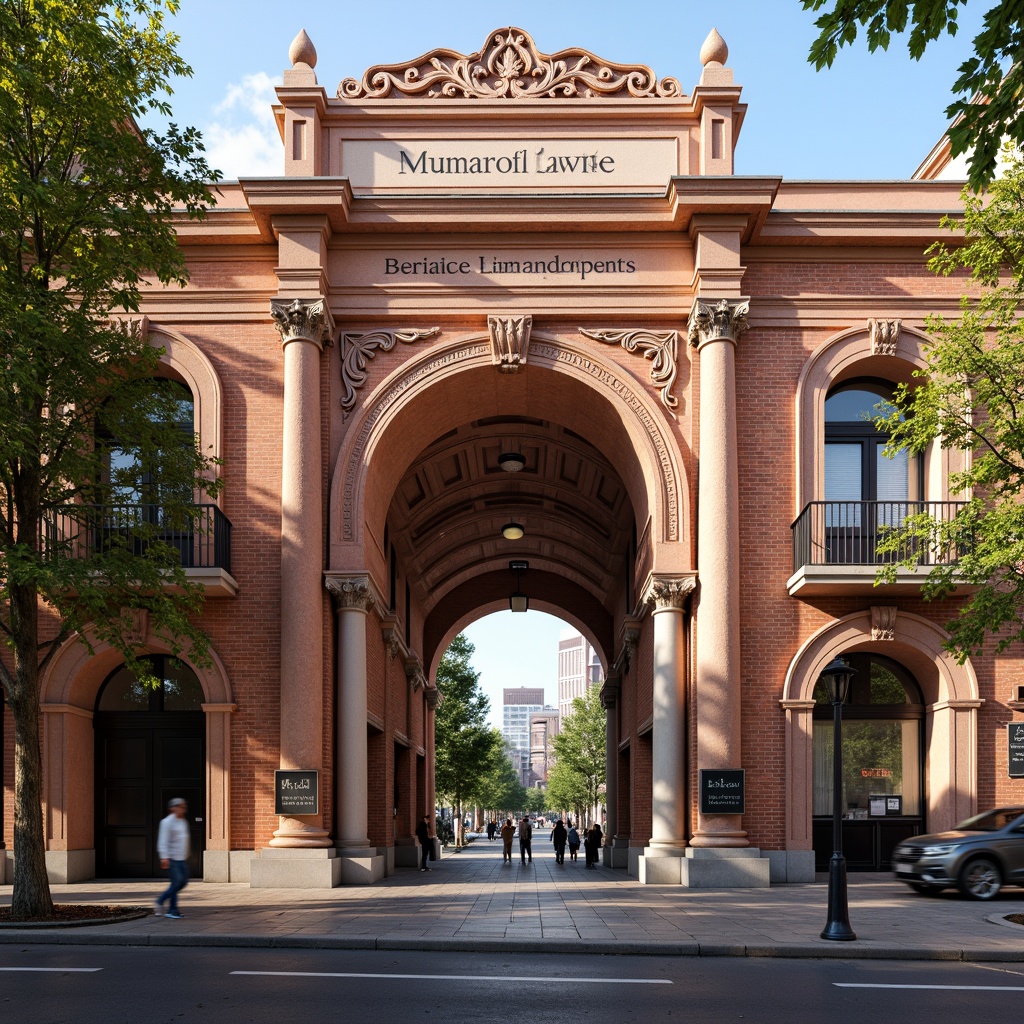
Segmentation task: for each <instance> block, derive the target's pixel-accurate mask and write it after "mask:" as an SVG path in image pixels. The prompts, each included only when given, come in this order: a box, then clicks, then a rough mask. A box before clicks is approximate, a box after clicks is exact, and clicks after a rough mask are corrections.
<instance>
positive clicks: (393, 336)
mask: <svg viewBox="0 0 1024 1024" xmlns="http://www.w3.org/2000/svg"><path fill="white" fill-rule="evenodd" d="M440 333H441V328H440V327H423V328H419V327H410V328H406V329H404V330H398V331H393V330H379V331H366V332H363V333H358V332H352V331H345V332H344V333H343V334H342V335H341V384H342V387H343V388H344V394H343V395H342V396H341V407H342V409H343V410H344V411H345V412H346V413H348V412H351V410H352V407H353V406H354V405H355V404H356V398H357V397H358V396H357V395H356V391H357V390H358V389H359V388H361V387H362V386H363V385H364V384H365V383H366V381H367V378H368V377H369V372H368V370H367V362H368V360H370V359H373V357H374V356H375V355H376V354H377V352H378V351H380V352H390V351H391V350H392V349H393V348H394V347H395V345H396V343H397V342H399V341H400V342H402V343H403V344H404V345H411V344H412V343H413V342H416V341H423V339H424V338H433V337H434V336H435V335H438V334H440Z"/></svg>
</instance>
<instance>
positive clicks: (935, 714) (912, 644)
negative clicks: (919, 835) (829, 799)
mask: <svg viewBox="0 0 1024 1024" xmlns="http://www.w3.org/2000/svg"><path fill="white" fill-rule="evenodd" d="M948 639H949V634H948V633H947V632H946V631H945V630H944V629H942V628H941V627H939V626H937V625H936V624H935V623H934V622H931V621H929V620H928V619H925V618H923V617H922V616H920V615H914V614H912V613H910V612H904V611H900V610H899V609H896V608H891V607H888V608H877V607H876V608H868V609H865V610H864V611H860V612H854V613H853V614H851V615H844V616H843V617H842V618H840V619H837V620H836V621H834V622H831V623H829V624H828V625H826V626H823V627H822V628H821V629H819V630H818V631H817V632H816V633H814V634H813V635H812V636H811V637H809V638H808V639H807V640H806V641H805V642H804V644H803V645H802V646H801V648H800V649H799V650H798V651H797V653H796V654H795V655H794V656H793V660H792V661H791V662H790V663H789V668H788V669H787V671H786V679H785V683H784V685H783V691H782V699H781V701H780V703H781V705H782V707H783V709H784V711H785V713H786V846H787V849H794V850H809V849H811V807H812V781H811V779H812V754H811V742H812V715H813V711H814V696H813V694H814V687H815V684H816V683H817V681H818V678H819V676H820V675H821V670H822V669H823V668H824V667H825V666H826V665H827V664H828V663H829V662H830V661H831V660H832V659H833V658H835V657H836V656H837V655H842V654H844V653H848V652H853V651H874V652H876V653H879V654H885V655H887V656H888V657H890V658H893V659H894V660H896V661H898V662H900V663H901V664H903V665H905V666H906V668H907V669H909V670H910V672H912V673H913V674H914V676H915V678H916V679H917V681H918V683H919V684H920V686H921V690H922V693H923V696H924V702H925V749H926V764H927V771H928V777H927V780H926V789H927V793H926V806H927V813H928V818H927V821H928V828H929V830H930V831H941V830H943V829H947V828H951V827H952V826H953V825H954V824H956V822H957V821H961V820H963V819H964V818H967V817H969V816H970V815H971V814H973V813H975V811H976V810H977V802H978V767H977V761H978V759H977V746H978V708H979V707H981V705H982V700H981V698H980V696H979V690H978V679H977V675H976V674H975V671H974V667H973V666H972V665H971V663H970V661H969V660H968V661H966V662H964V664H963V665H959V664H957V662H956V659H955V658H953V656H952V655H951V654H950V653H949V652H948V651H947V650H946V649H945V647H944V646H943V645H944V643H945V641H946V640H948Z"/></svg>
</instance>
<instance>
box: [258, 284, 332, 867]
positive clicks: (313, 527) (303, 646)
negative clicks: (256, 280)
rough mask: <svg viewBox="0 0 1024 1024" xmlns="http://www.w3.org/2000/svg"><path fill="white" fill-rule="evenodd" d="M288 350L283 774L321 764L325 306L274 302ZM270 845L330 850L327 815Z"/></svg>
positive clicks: (299, 821) (282, 828)
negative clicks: (322, 370) (322, 444)
mask: <svg viewBox="0 0 1024 1024" xmlns="http://www.w3.org/2000/svg"><path fill="white" fill-rule="evenodd" d="M270 312H271V316H273V318H274V323H275V326H276V327H277V330H278V331H279V332H280V334H281V344H282V345H283V346H284V428H283V433H282V444H281V452H282V455H281V768H282V769H301V768H317V769H319V768H320V767H321V766H322V762H323V739H322V735H323V733H322V728H321V725H322V717H323V716H322V710H321V709H322V708H323V677H324V672H323V627H322V614H323V613H322V601H323V590H322V587H323V583H322V573H323V550H322V542H321V538H322V536H323V498H322V494H321V478H322V467H321V459H320V426H321V421H320V416H321V411H320V354H321V352H322V351H323V346H324V342H328V343H329V342H330V340H331V335H332V333H333V331H334V322H333V320H332V319H331V314H330V310H328V308H327V304H326V302H325V301H324V300H323V299H294V300H292V301H289V300H287V299H272V300H271V309H270ZM270 845H271V846H272V847H275V848H317V847H327V846H330V845H331V841H330V838H329V837H328V835H327V832H326V830H325V829H324V827H323V814H322V813H321V814H316V815H302V816H296V817H282V818H281V819H280V823H279V826H278V829H277V831H276V832H275V833H274V838H273V839H272V840H271V841H270Z"/></svg>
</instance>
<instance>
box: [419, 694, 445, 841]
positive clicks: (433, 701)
mask: <svg viewBox="0 0 1024 1024" xmlns="http://www.w3.org/2000/svg"><path fill="white" fill-rule="evenodd" d="M423 699H424V702H425V703H424V708H423V714H424V716H425V719H426V722H425V725H424V732H425V737H424V738H425V743H424V747H425V748H426V751H427V756H426V768H427V796H426V805H427V814H428V815H430V830H431V831H432V832H433V831H434V815H435V812H436V811H437V790H436V788H435V782H434V718H435V715H436V713H437V709H438V707H439V706H440V704H441V691H440V690H438V688H437V685H436V684H435V685H433V686H428V687H426V688H425V689H424V691H423ZM434 857H435V858H437V859H440V857H441V841H440V839H438V838H437V837H436V836H435V838H434Z"/></svg>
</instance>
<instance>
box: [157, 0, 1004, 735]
mask: <svg viewBox="0 0 1024 1024" xmlns="http://www.w3.org/2000/svg"><path fill="white" fill-rule="evenodd" d="M989 6H991V5H990V4H980V3H977V2H976V3H973V4H971V5H970V7H969V8H968V9H967V10H966V11H964V12H963V13H962V14H961V26H962V28H961V31H960V33H959V35H958V36H957V38H956V39H953V40H950V39H948V38H943V39H942V40H941V41H940V42H938V43H937V44H933V46H932V47H931V48H930V49H929V51H928V53H927V54H926V56H925V58H924V59H923V60H921V61H919V62H914V61H911V60H910V58H909V57H908V56H907V53H906V48H905V45H904V44H903V43H902V42H901V41H899V40H897V41H894V43H893V45H892V47H891V48H890V51H889V52H888V53H884V54H874V55H869V54H868V53H867V52H866V48H865V47H864V45H863V43H862V42H861V41H860V40H859V41H858V42H857V44H855V46H854V47H853V48H852V49H851V48H847V49H846V50H844V51H842V52H841V54H840V57H839V59H838V61H837V62H836V65H835V66H834V67H833V68H832V69H831V70H830V71H824V72H821V73H816V72H815V71H814V70H813V69H812V68H811V67H810V65H808V63H807V50H808V47H809V45H810V43H811V40H812V39H813V38H814V36H815V29H814V25H813V18H812V16H811V15H809V14H808V13H806V12H805V11H803V9H802V7H801V4H800V3H799V0H719V2H717V3H701V2H695V0H633V2H631V3H623V2H622V0H616V2H612V0H589V2H587V3H586V4H574V3H565V2H563V3H553V2H551V0H544V2H538V0H518V2H516V3H505V2H500V0H473V2H467V0H434V2H432V3H428V2H424V0H420V2H409V0H387V2H381V0H363V2H360V0H348V2H347V3H343V2H340V0H294V2H292V3H280V0H274V2H271V0H248V2H245V3H241V2H238V0H215V2H210V0H206V2H202V3H200V2H198V0H182V11H181V13H180V15H179V16H178V18H177V19H176V23H175V27H176V30H177V31H178V32H179V34H180V36H181V43H180V51H181V53H182V55H183V56H184V57H185V59H186V60H187V61H188V62H189V63H190V64H191V65H192V68H193V70H194V73H195V77H194V78H193V79H191V80H187V81H180V82H179V83H177V86H176V91H175V96H174V97H173V99H172V105H173V108H174V116H175V120H177V121H178V122H179V123H184V124H191V125H195V126H196V127H198V128H200V129H201V130H202V131H203V133H204V136H205V137H206V139H207V144H208V149H209V152H210V158H211V163H212V164H213V165H214V166H217V167H220V168H221V169H222V170H223V171H224V173H225V176H226V177H227V178H237V177H239V176H246V175H249V176H258V175H277V174H280V173H281V150H280V141H279V139H278V136H277V132H276V129H275V127H274V122H273V118H272V116H271V113H270V104H271V103H272V102H273V99H274V94H273V86H274V84H275V83H276V82H279V81H280V80H281V77H280V76H281V73H282V71H283V70H284V68H285V67H286V66H287V65H288V46H289V44H290V43H291V41H292V39H293V38H294V36H295V35H296V33H297V32H298V31H299V29H301V28H305V29H306V31H307V32H308V33H309V36H310V38H311V39H312V40H313V43H314V45H315V46H316V49H317V53H318V63H317V67H316V71H317V76H318V78H319V81H320V83H321V84H322V85H323V86H324V87H325V88H326V90H327V92H328V94H329V95H333V94H334V92H335V90H336V89H337V87H338V83H339V82H340V81H341V79H342V78H346V77H359V76H361V75H362V73H363V71H365V70H366V68H367V67H369V66H371V65H373V64H385V63H394V62H398V61H403V60H410V59H412V58H414V57H417V56H419V55H420V54H422V53H424V52H426V51H428V50H431V49H434V48H435V47H439V46H443V47H448V48H450V49H454V50H459V51H461V52H463V53H472V52H474V51H476V50H478V49H479V48H480V47H481V46H482V45H483V44H484V42H485V40H486V38H487V36H488V34H489V33H490V32H491V31H492V30H493V29H496V28H499V27H505V26H508V25H515V26H517V27H519V28H523V29H525V30H526V31H528V32H529V33H530V34H531V35H532V36H533V38H534V40H535V42H536V43H537V46H538V47H539V49H540V50H541V51H542V52H544V53H552V52H555V51H557V50H560V49H563V48H566V47H570V46H582V47H585V48H586V49H589V50H591V51H593V52H594V53H596V54H597V55H598V56H600V57H604V58H606V59H608V60H611V61H616V62H619V63H643V64H647V65H649V66H650V67H651V68H652V69H653V70H654V72H655V73H656V74H657V75H658V76H659V77H664V76H666V75H672V76H674V77H676V78H678V79H679V80H680V82H681V84H682V87H683V90H684V91H685V92H689V91H690V90H691V89H692V87H693V85H694V84H696V82H697V79H698V78H699V76H700V62H699V60H698V53H699V51H700V46H701V43H702V42H703V41H704V38H705V37H706V35H707V33H708V31H709V30H710V29H711V28H712V26H714V27H717V28H718V30H719V32H720V33H721V34H722V36H723V37H724V38H725V40H726V43H727V44H728V46H729V61H728V63H729V66H731V67H732V68H733V69H734V71H735V76H736V81H737V82H738V83H739V84H741V85H742V86H743V100H744V101H745V102H746V103H747V104H748V105H749V109H748V111H747V118H746V122H745V123H744V125H743V130H742V134H741V136H740V140H739V145H738V148H737V153H736V169H737V172H738V173H740V174H782V175H784V176H785V177H788V178H875V179H879V178H882V179H884V178H901V177H906V176H909V175H910V174H911V173H912V172H913V171H914V169H915V168H916V167H917V165H918V164H919V163H920V162H921V160H922V159H924V157H925V156H926V154H927V153H928V151H929V150H930V149H931V148H932V146H933V145H934V144H935V143H936V142H937V141H938V139H939V137H940V136H941V135H942V132H943V131H944V130H945V127H946V120H945V117H944V115H943V110H944V109H945V107H946V106H947V105H948V103H949V102H950V99H951V97H950V93H949V87H950V84H951V83H952V82H953V80H954V78H955V71H956V68H957V67H958V66H959V64H960V63H961V62H962V61H963V60H964V59H966V57H967V56H968V54H969V53H970V41H971V39H972V38H973V37H974V35H975V34H976V33H977V31H978V28H979V26H980V21H981V16H982V14H983V13H984V11H985V10H986V9H987V8H988V7H989ZM561 628H562V623H560V622H559V621H558V620H557V619H554V618H552V617H551V616H547V615H542V614H540V613H537V612H530V613H528V614H527V615H512V614H511V613H509V612H505V613H500V614H498V615H494V616H489V617H487V618H486V619H483V620H480V621H479V622H477V623H475V624H474V625H473V626H472V627H470V629H469V630H467V633H468V635H469V638H470V639H471V640H472V642H473V643H474V644H476V647H477V653H476V656H475V659H474V661H475V664H476V666H477V668H479V669H480V670H481V672H482V682H483V683H484V688H485V689H486V690H487V692H488V694H489V696H490V697H491V704H492V715H493V720H494V721H495V724H500V709H501V690H502V687H504V686H522V685H533V686H535V685H544V686H545V687H546V690H547V699H548V702H549V703H551V702H553V701H554V700H555V698H556V693H555V679H556V659H557V643H558V633H559V630H560V629H561Z"/></svg>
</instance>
